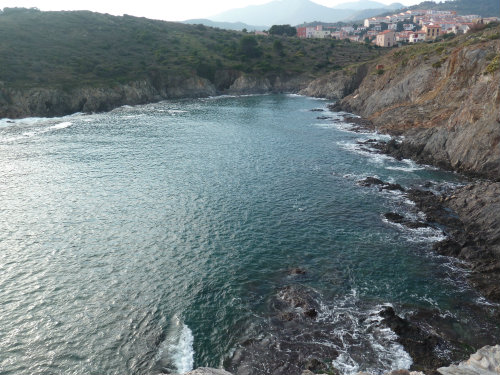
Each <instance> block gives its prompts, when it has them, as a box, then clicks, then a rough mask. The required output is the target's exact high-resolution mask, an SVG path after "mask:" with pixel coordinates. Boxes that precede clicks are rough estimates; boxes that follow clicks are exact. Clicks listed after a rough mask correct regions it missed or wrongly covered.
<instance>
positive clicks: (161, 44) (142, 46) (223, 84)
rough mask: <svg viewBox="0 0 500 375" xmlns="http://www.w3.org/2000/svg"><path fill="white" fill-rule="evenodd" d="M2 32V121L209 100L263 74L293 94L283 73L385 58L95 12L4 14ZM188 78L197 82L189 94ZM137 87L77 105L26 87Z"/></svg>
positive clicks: (351, 48) (321, 43) (338, 46)
mask: <svg viewBox="0 0 500 375" xmlns="http://www.w3.org/2000/svg"><path fill="white" fill-rule="evenodd" d="M0 35H2V43H1V44H0V88H1V91H0V117H9V116H11V117H22V116H30V115H44V116H50V115H60V114H66V113H69V112H71V111H73V112H76V111H81V110H83V111H95V110H106V109H109V108H112V107H113V106H116V105H122V104H137V103H143V102H148V101H152V100H160V99H162V98H169V97H183V96H200V95H201V96H203V95H211V94H215V93H216V92H223V91H224V90H228V89H230V88H231V85H232V84H233V83H234V82H235V81H236V80H237V79H238V78H239V77H240V76H242V75H250V76H255V77H261V78H266V79H268V80H271V83H270V84H271V85H273V84H274V81H275V79H276V77H281V78H282V80H281V81H280V84H281V86H280V88H279V89H280V90H281V89H290V88H287V87H285V86H283V85H284V84H283V79H284V77H299V76H303V77H304V79H305V78H307V77H315V76H319V75H321V74H323V73H325V72H328V71H330V70H335V69H340V68H342V67H343V66H346V65H349V64H351V63H354V62H361V61H366V60H368V59H370V58H372V57H374V56H377V55H378V54H380V50H377V49H374V48H373V47H371V46H365V45H363V44H356V43H348V42H345V41H332V40H301V39H298V38H286V37H255V36H252V35H249V34H244V33H241V32H235V31H228V30H220V29H214V28H210V27H205V26H203V25H185V24H181V23H172V22H163V21H155V20H149V19H145V18H136V17H131V16H123V17H116V16H110V15H106V14H99V13H92V12H88V11H77V12H40V11H38V10H34V9H31V10H27V9H18V8H15V9H5V10H4V12H3V13H1V14H0ZM188 79H190V80H191V81H190V82H191V83H190V84H191V85H192V86H191V89H189V90H187V91H186V90H185V89H186V87H187V86H186V84H185V83H184V82H187V80H188ZM130 83H134V85H135V86H134V88H133V90H132V91H134V94H133V96H134V97H133V98H132V97H130V94H129V93H128V92H122V93H121V94H120V95H118V94H117V95H118V96H117V97H116V98H115V99H114V101H113V102H112V103H101V101H102V100H105V99H102V100H101V99H100V101H99V103H94V104H92V105H91V104H90V103H91V102H92V100H90V101H89V100H88V99H89V98H87V96H88V95H91V94H89V93H88V94H82V93H80V94H79V95H83V96H84V97H82V98H81V100H80V101H78V102H77V103H72V104H68V103H67V100H69V99H61V98H62V97H61V95H59V94H56V93H54V92H52V93H51V94H50V95H49V94H44V95H42V96H43V98H45V99H42V98H40V99H39V101H40V103H37V104H33V103H31V104H30V101H32V100H34V99H27V98H28V97H29V98H31V97H33V96H36V95H34V94H33V92H31V93H30V94H28V90H36V89H44V90H47V89H54V90H55V89H57V90H61V92H62V93H64V94H65V95H66V94H68V95H69V97H75V94H74V92H73V91H74V90H77V89H82V88H89V87H100V88H110V87H114V86H116V85H127V84H130ZM291 85H292V86H293V85H294V84H291ZM138 86H140V87H141V88H138ZM254 86H255V83H254ZM257 86H258V85H257ZM261 86H262V84H261ZM264 86H266V85H265V84H264ZM267 86H269V84H268V85H267ZM145 87H147V90H146V89H145ZM239 87H242V86H241V82H240V86H239ZM14 89H15V90H17V91H15V92H13V91H12V90H14ZM127 90H128V89H127ZM46 95H48V96H49V97H46ZM58 95H59V96H58ZM102 96H105V95H104V94H102ZM23 98H24V99H23ZM90 99H92V98H90ZM43 100H45V101H47V102H48V103H49V105H44V104H43ZM71 100H73V99H71ZM75 100H76V99H75ZM21 103H24V104H21ZM81 103H85V104H81Z"/></svg>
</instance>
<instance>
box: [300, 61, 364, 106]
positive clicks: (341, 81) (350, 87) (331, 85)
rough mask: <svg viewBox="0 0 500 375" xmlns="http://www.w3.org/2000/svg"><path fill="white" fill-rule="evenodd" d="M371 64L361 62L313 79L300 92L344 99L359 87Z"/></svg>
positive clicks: (320, 96) (319, 96)
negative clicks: (352, 66)
mask: <svg viewBox="0 0 500 375" xmlns="http://www.w3.org/2000/svg"><path fill="white" fill-rule="evenodd" d="M368 69H369V65H367V64H361V65H359V66H357V67H354V68H351V69H344V70H339V71H335V72H333V73H330V74H328V75H326V76H322V77H320V78H317V79H315V80H313V81H312V82H311V83H309V85H308V86H307V87H306V88H304V89H302V90H301V91H300V94H302V95H307V96H314V97H318V98H326V99H335V100H338V99H342V98H343V97H345V96H347V95H349V94H351V93H352V92H353V91H354V90H356V88H358V87H359V85H360V84H361V82H362V81H363V79H364V78H365V76H366V74H367V72H368Z"/></svg>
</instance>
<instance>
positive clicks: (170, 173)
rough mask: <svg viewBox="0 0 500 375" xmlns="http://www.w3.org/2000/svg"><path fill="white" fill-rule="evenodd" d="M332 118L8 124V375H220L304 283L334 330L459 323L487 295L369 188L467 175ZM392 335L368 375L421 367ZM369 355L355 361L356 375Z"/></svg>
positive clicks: (397, 199)
mask: <svg viewBox="0 0 500 375" xmlns="http://www.w3.org/2000/svg"><path fill="white" fill-rule="evenodd" d="M325 106H326V102H323V101H318V100H313V99H309V98H304V97H295V96H285V95H281V96H252V97H240V98H215V99H204V100H192V101H178V102H164V103H159V104H153V105H147V106H141V107H134V108H128V107H124V108H120V109H117V110H115V111H113V112H111V113H106V114H95V115H78V114H77V115H73V116H69V117H65V118H61V119H28V120H19V121H16V122H15V123H9V122H7V121H5V120H2V121H1V123H0V163H1V164H0V165H1V167H0V202H1V206H0V223H1V224H0V225H1V226H2V227H1V231H0V301H1V303H0V374H63V373H64V374H143V373H154V372H157V371H159V370H161V369H165V368H170V369H171V370H177V371H182V370H188V369H189V368H191V367H192V366H195V367H197V366H219V365H221V363H222V361H223V360H224V359H225V358H227V357H228V356H229V355H230V353H231V351H232V350H233V349H234V348H235V346H236V345H237V344H238V343H239V342H240V341H241V340H242V338H243V337H245V336H246V335H248V329H247V328H248V327H250V326H252V325H256V324H257V325H258V324H259V321H260V320H261V319H262V317H263V316H265V315H266V301H267V300H268V298H269V297H270V296H271V295H273V294H275V293H276V290H277V288H279V287H280V286H283V285H286V284H287V282H288V278H287V277H288V276H287V270H289V269H290V268H293V267H302V268H304V269H306V270H307V272H308V274H307V275H308V276H307V277H306V278H304V279H303V281H302V283H303V284H304V285H307V286H308V287H311V288H313V289H315V290H316V291H318V292H319V293H320V294H321V296H322V298H323V302H322V303H324V306H325V309H324V311H322V312H321V314H322V315H321V317H322V319H329V317H330V318H332V319H333V318H334V317H335V316H336V315H335V314H337V313H338V311H340V310H342V311H343V312H347V313H351V314H354V315H355V314H356V313H357V312H356V311H355V309H361V307H360V306H365V307H366V308H367V309H369V308H376V306H378V305H380V304H383V303H392V304H395V305H405V306H424V307H429V306H432V307H436V308H439V309H441V310H442V311H443V313H450V314H455V315H457V316H460V311H459V308H458V307H459V306H461V305H463V304H465V303H474V301H476V300H477V298H478V297H477V295H476V294H475V293H474V292H472V291H471V290H470V289H468V288H467V286H466V284H465V283H464V281H463V275H461V274H460V273H457V272H456V271H455V269H454V267H453V263H452V262H451V261H450V260H449V259H446V258H439V257H436V256H433V255H432V253H431V252H430V246H431V242H432V241H433V240H436V239H438V238H440V237H441V234H440V233H439V232H438V231H435V230H429V229H426V230H420V231H411V230H407V229H403V228H401V227H398V226H395V225H392V224H389V223H387V222H384V221H383V220H382V215H383V213H385V212H387V211H397V212H401V213H405V214H408V213H407V210H409V209H410V208H411V205H410V204H409V203H407V202H405V201H404V198H402V197H401V196H399V195H397V194H394V193H390V192H379V191H378V190H376V189H372V188H366V187H360V186H358V185H357V183H356V182H357V181H358V180H359V179H361V178H363V177H366V176H378V177H379V178H381V179H383V180H386V181H393V182H397V183H400V184H402V185H404V186H410V185H414V184H419V183H422V182H424V181H426V180H432V181H435V182H449V183H453V182H456V181H457V178H456V176H454V175H452V174H449V173H444V172H441V171H438V170H434V169H431V168H424V167H420V166H416V165H415V164H414V163H412V162H409V161H406V162H405V161H403V162H398V161H394V160H392V159H389V158H387V157H383V156H380V155H373V154H369V153H366V152H363V151H360V150H359V148H357V147H356V144H355V142H356V140H357V139H368V138H373V134H355V133H352V132H348V131H345V130H344V129H342V126H341V125H339V124H334V123H333V122H332V121H330V120H318V119H316V117H317V116H318V115H323V114H325V113H318V112H311V111H310V110H311V109H313V108H325ZM329 115H332V116H336V115H335V114H330V113H329ZM408 212H409V211H408ZM335 301H337V302H335ZM339 301H342V302H339ZM336 304H337V305H336ZM365 307H363V308H365ZM336 309H337V310H338V311H337V310H336ZM350 329H351V330H352V329H353V330H356V329H357V328H356V327H352V326H350V325H349V324H346V325H345V327H344V330H345V331H346V332H344V333H345V334H349V332H348V331H349V330H350ZM339 332H340V331H339ZM344 333H341V334H344ZM351 333H352V332H351ZM339 334H340V333H339ZM358 334H359V333H358ZM359 335H360V336H359V337H358V338H357V339H358V340H359V341H363V340H368V341H369V340H372V341H373V340H375V341H376V340H377V339H376V338H373V337H363V335H362V334H359ZM386 336H387V335H386ZM389 336H390V335H389ZM389 336H387V337H385V338H384V340H382V341H380V342H378V343H380V344H381V346H382V348H378V349H377V347H376V345H372V346H373V348H374V349H373V350H374V353H375V355H380V356H381V358H382V357H384V358H385V359H384V360H383V361H382V362H381V363H382V365H380V364H379V365H377V366H379V367H377V366H375V365H374V366H375V367H372V368H370V367H369V368H366V370H372V371H374V372H376V371H380V370H381V369H384V368H383V367H385V369H388V368H391V367H395V366H408V365H409V362H408V358H407V356H406V357H405V353H404V351H402V349H401V348H400V347H398V346H397V344H395V342H394V340H393V338H391V337H389ZM376 343H377V342H375V344H376ZM384 345H385V346H386V348H385V350H384V348H383V346H384ZM355 350H356V348H350V347H348V346H347V347H344V348H341V351H342V353H343V356H344V357H343V358H344V359H343V360H344V362H345V363H347V364H349V363H350V365H349V366H351V367H349V366H347V365H346V367H345V368H344V369H345V370H346V371H347V370H349V368H351V370H352V371H354V370H353V369H358V368H359V367H356V364H355V363H354V364H353V362H352V358H351V359H349V358H350V357H349V356H351V355H353V354H352V353H353V352H355ZM377 350H378V351H377ZM377 353H378V354H377ZM349 361H351V362H349ZM337 365H338V366H340V367H342V366H341V364H337ZM357 365H360V364H359V363H358V364H357ZM353 366H354V367H353ZM361 369H364V368H363V367H362V365H361Z"/></svg>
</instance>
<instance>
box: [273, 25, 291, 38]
mask: <svg viewBox="0 0 500 375" xmlns="http://www.w3.org/2000/svg"><path fill="white" fill-rule="evenodd" d="M269 34H271V35H287V36H295V35H297V29H296V28H295V27H292V26H290V25H272V26H271V28H270V29H269Z"/></svg>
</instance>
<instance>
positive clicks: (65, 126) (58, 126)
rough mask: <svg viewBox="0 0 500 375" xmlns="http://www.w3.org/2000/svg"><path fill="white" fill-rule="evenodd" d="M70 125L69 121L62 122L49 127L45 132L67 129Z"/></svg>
mask: <svg viewBox="0 0 500 375" xmlns="http://www.w3.org/2000/svg"><path fill="white" fill-rule="evenodd" d="M71 125H73V123H72V122H70V121H64V122H61V123H59V124H56V125H52V126H49V127H48V128H47V129H46V131H51V130H59V129H64V128H69V127H70V126H71Z"/></svg>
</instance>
